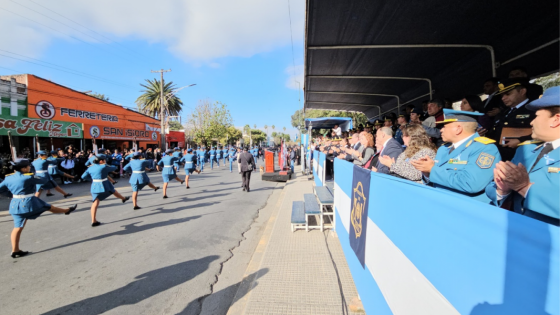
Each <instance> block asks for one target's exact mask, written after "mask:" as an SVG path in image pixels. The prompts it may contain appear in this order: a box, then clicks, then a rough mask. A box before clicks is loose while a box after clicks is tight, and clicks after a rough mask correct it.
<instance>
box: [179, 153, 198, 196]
mask: <svg viewBox="0 0 560 315" xmlns="http://www.w3.org/2000/svg"><path fill="white" fill-rule="evenodd" d="M192 151H193V150H192V149H188V150H187V154H186V155H185V156H184V157H182V158H181V163H184V164H185V173H186V174H187V176H186V177H185V183H186V184H185V186H186V187H187V189H189V188H191V187H190V186H189V177H190V175H191V174H192V173H194V172H197V173H198V174H200V171H197V170H196V155H194V154H193V152H192Z"/></svg>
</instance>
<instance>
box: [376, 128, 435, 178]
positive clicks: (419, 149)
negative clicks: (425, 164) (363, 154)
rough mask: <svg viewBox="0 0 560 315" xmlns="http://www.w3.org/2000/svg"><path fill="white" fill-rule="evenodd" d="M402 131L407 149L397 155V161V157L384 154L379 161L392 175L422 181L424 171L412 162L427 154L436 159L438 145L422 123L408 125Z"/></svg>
mask: <svg viewBox="0 0 560 315" xmlns="http://www.w3.org/2000/svg"><path fill="white" fill-rule="evenodd" d="M402 132H403V136H402V138H403V141H404V145H405V146H406V150H405V151H404V152H403V153H401V154H400V155H399V156H398V157H397V160H396V161H395V158H391V157H389V156H388V155H382V156H380V157H379V163H381V164H383V165H385V166H386V167H388V168H389V171H390V174H391V175H393V174H396V175H397V176H399V177H402V178H406V179H408V180H412V181H415V182H418V183H421V182H422V172H420V171H419V170H417V169H416V168H414V166H412V164H411V162H412V161H416V160H419V159H421V158H423V157H425V156H429V157H430V158H431V159H434V158H435V157H436V147H435V145H434V144H433V143H432V141H430V137H428V135H427V134H426V131H425V130H424V128H422V126H420V125H406V126H405V127H404V128H403V130H402Z"/></svg>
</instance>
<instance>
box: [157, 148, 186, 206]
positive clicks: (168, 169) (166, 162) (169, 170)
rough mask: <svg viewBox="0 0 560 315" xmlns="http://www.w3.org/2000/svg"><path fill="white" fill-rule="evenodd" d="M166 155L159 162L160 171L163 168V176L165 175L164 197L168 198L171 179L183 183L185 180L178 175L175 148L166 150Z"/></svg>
mask: <svg viewBox="0 0 560 315" xmlns="http://www.w3.org/2000/svg"><path fill="white" fill-rule="evenodd" d="M165 153H166V154H165V156H164V157H163V158H162V159H161V160H160V161H159V162H158V171H159V170H161V176H162V177H163V198H167V185H168V184H169V181H170V180H172V179H175V180H176V181H178V182H180V183H181V185H182V184H183V183H184V181H182V180H180V179H179V178H178V177H177V171H176V170H175V165H174V163H175V161H176V160H177V158H176V157H174V156H172V155H171V154H173V150H171V149H168V150H167V151H165Z"/></svg>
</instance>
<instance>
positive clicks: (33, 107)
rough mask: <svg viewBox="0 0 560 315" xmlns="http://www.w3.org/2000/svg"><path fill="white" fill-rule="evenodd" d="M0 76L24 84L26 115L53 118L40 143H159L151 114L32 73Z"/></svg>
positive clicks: (108, 145)
mask: <svg viewBox="0 0 560 315" xmlns="http://www.w3.org/2000/svg"><path fill="white" fill-rule="evenodd" d="M0 78H2V79H4V80H5V79H15V80H16V81H17V83H18V84H22V85H24V86H26V87H27V95H26V96H27V109H26V111H27V115H26V116H27V117H28V119H34V120H37V121H47V122H53V123H55V122H56V128H54V131H52V132H51V133H50V134H48V135H47V134H46V133H44V132H43V133H42V134H40V135H39V136H40V137H41V138H40V142H41V147H43V146H44V145H46V146H47V147H51V146H52V147H54V148H63V147H66V146H67V145H69V144H73V145H74V146H75V147H76V148H80V149H82V150H86V149H91V148H92V147H93V142H95V143H96V144H97V146H98V147H100V148H101V147H103V148H107V149H117V148H119V149H121V150H122V149H128V148H132V147H133V143H134V142H135V143H136V144H137V146H138V147H143V148H148V147H158V146H159V141H160V136H159V121H158V120H156V119H154V118H152V117H149V116H146V115H144V114H141V113H138V112H135V111H133V110H130V109H127V108H124V107H122V106H120V105H116V104H113V103H110V102H107V101H103V100H100V99H98V98H95V97H93V96H90V95H88V94H85V93H82V92H79V91H75V90H73V89H70V88H68V87H65V86H62V85H59V84H56V83H54V82H51V81H49V80H46V79H42V78H40V77H37V76H35V75H31V74H22V75H13V76H2V77H0ZM24 107H25V106H24ZM3 113H4V111H3ZM61 123H62V126H59V125H60V124H61ZM47 125H49V124H47ZM49 126H50V125H49ZM37 128H39V127H37ZM39 129H40V128H39ZM74 132H76V133H74ZM77 133H79V135H77ZM61 135H62V136H61ZM68 135H70V136H68Z"/></svg>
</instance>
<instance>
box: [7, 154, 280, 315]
mask: <svg viewBox="0 0 560 315" xmlns="http://www.w3.org/2000/svg"><path fill="white" fill-rule="evenodd" d="M260 164H261V165H262V164H263V163H262V162H260ZM236 170H237V165H236V164H235V165H234V172H233V173H230V172H229V168H227V169H225V168H224V167H223V166H222V167H221V168H219V169H216V168H215V169H214V170H209V168H206V166H205V171H204V172H203V173H202V174H200V175H197V174H195V175H193V176H191V182H190V186H191V189H188V190H187V189H185V187H184V186H181V185H180V184H179V182H172V183H170V185H169V189H168V196H169V199H162V193H161V190H160V191H158V192H154V191H152V190H150V189H149V188H148V187H146V188H145V189H144V190H143V191H142V192H141V193H140V196H139V205H140V206H141V207H142V209H141V210H136V211H134V210H133V209H132V202H131V201H128V202H127V203H126V204H122V202H121V201H120V200H119V199H117V198H115V197H110V198H108V199H107V200H105V201H103V202H101V206H100V208H99V210H98V214H97V218H98V220H99V221H101V222H102V223H103V224H102V225H101V226H99V227H95V228H93V227H91V226H90V211H89V207H90V205H91V195H90V194H89V184H72V185H66V186H63V188H64V189H65V190H67V191H68V192H72V193H74V196H72V197H71V199H70V198H69V200H65V199H63V198H61V197H60V195H58V194H57V196H55V197H49V198H47V197H43V198H45V199H46V200H48V201H49V202H51V203H52V204H54V205H57V206H69V205H71V204H74V203H78V210H77V211H76V212H74V213H72V214H71V215H69V216H65V215H54V214H50V213H45V214H44V215H42V216H41V217H39V218H38V219H36V220H33V221H29V222H28V223H27V226H26V228H25V230H24V231H23V234H22V239H21V248H22V249H23V250H28V251H31V252H32V254H30V255H28V256H26V257H23V258H18V259H12V258H11V257H10V256H9V253H10V252H11V248H10V232H11V230H12V227H13V221H12V219H11V216H9V214H8V213H7V212H5V211H2V212H0V235H1V240H0V248H2V251H1V252H2V253H4V254H2V255H1V256H0V313H1V314H5V315H7V314H101V313H104V314H199V313H200V311H201V309H202V303H204V300H205V299H206V297H207V296H208V294H210V293H211V286H212V285H213V284H214V283H215V282H216V281H217V279H219V278H217V275H219V274H220V272H221V270H222V263H224V262H225V261H227V260H228V259H230V258H231V256H232V254H231V252H230V249H233V248H236V247H237V246H239V244H240V242H242V241H243V242H246V240H244V237H243V236H242V235H243V233H244V232H245V231H247V230H249V229H250V228H251V224H252V222H253V220H254V219H255V217H256V216H257V215H258V212H259V209H261V208H262V207H264V206H265V204H266V202H267V199H268V197H269V196H270V195H271V193H272V192H273V190H274V188H275V187H277V186H278V184H277V183H272V182H264V181H261V180H260V174H259V173H258V171H257V172H255V173H253V177H252V184H251V192H250V193H246V192H243V191H241V187H240V186H241V176H240V175H239V174H238V173H237V172H236ZM179 174H180V175H181V177H182V176H184V172H183V170H181V171H180V173H179ZM149 176H150V178H151V180H152V182H153V183H154V184H155V185H158V186H161V185H162V179H161V175H160V174H159V173H149ZM116 189H117V190H118V191H119V192H121V193H122V194H123V195H125V196H130V195H131V188H130V185H129V184H128V180H127V179H120V180H119V183H118V184H117V185H116ZM6 202H7V200H1V201H0V207H1V208H0V209H3V210H4V209H7V207H6V204H7V203H6ZM253 241H254V240H253ZM247 255H250V253H247ZM245 267H246V266H239V268H245ZM239 280H241V279H239ZM229 281H230V282H235V279H233V280H232V279H229ZM222 304H224V305H228V303H227V301H226V302H224V303H222ZM226 311H227V309H226Z"/></svg>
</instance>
